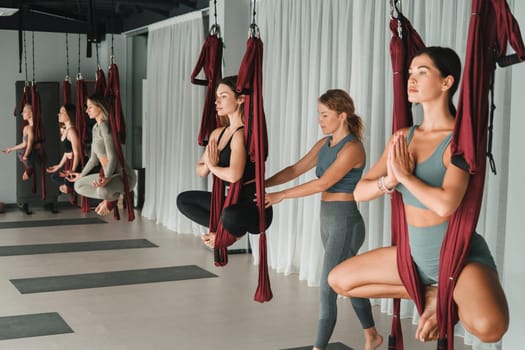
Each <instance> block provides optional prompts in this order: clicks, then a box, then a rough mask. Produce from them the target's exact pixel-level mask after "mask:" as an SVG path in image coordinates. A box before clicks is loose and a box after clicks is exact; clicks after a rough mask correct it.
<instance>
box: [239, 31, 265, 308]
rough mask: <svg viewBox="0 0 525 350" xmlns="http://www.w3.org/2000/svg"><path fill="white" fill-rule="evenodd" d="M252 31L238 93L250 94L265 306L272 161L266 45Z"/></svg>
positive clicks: (248, 134)
mask: <svg viewBox="0 0 525 350" xmlns="http://www.w3.org/2000/svg"><path fill="white" fill-rule="evenodd" d="M251 30H252V35H251V37H250V38H249V39H248V42H247V43H246V53H245V54H244V57H243V59H242V62H241V66H240V68H239V73H238V77H237V92H240V93H244V94H246V97H245V100H244V119H245V122H246V124H248V127H247V128H245V129H244V136H245V140H246V141H247V142H246V143H247V146H248V153H249V155H250V159H251V161H252V162H254V163H255V184H256V198H257V208H258V209H259V232H260V235H259V281H258V286H257V291H256V292H255V297H254V299H255V300H256V301H259V302H265V301H269V300H271V299H272V297H273V295H272V289H271V286H270V278H269V276H268V262H267V254H266V253H267V252H266V233H265V222H266V220H265V210H264V209H265V207H264V193H265V188H264V173H265V166H264V162H265V161H266V158H267V157H268V133H267V129H266V119H265V116H264V106H263V96H262V93H263V88H262V84H263V77H262V64H263V43H262V41H261V39H260V38H259V32H258V28H257V27H256V25H255V24H252V25H251Z"/></svg>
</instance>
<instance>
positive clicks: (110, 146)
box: [68, 94, 137, 216]
mask: <svg viewBox="0 0 525 350" xmlns="http://www.w3.org/2000/svg"><path fill="white" fill-rule="evenodd" d="M86 112H87V114H88V116H89V118H90V119H95V120H96V123H95V125H94V126H93V134H92V135H93V138H92V142H91V155H90V156H89V160H88V161H87V163H86V165H84V169H82V172H81V173H76V172H73V173H71V174H70V175H69V177H68V179H69V180H70V181H72V182H74V183H75V192H77V193H78V194H80V195H81V196H84V197H88V198H96V199H102V201H101V202H100V203H99V204H98V206H97V207H96V208H95V212H96V213H97V214H99V215H101V216H104V215H108V214H109V213H110V212H111V211H112V210H113V209H114V207H115V205H116V204H117V200H118V199H119V197H120V195H121V194H123V193H124V181H123V180H122V167H121V165H120V163H119V161H118V159H117V153H116V151H115V145H114V143H113V142H114V141H113V135H112V133H111V129H110V125H109V120H108V118H109V113H108V106H107V102H106V100H105V98H104V97H103V96H101V95H96V94H95V95H92V96H90V97H89V98H88V100H87V109H86ZM99 164H100V166H101V170H100V172H99V173H96V174H91V175H89V173H90V172H91V170H93V168H94V167H95V166H97V165H99ZM126 174H127V176H128V183H129V188H133V187H134V186H135V184H136V182H137V178H136V175H135V172H134V171H133V169H131V168H130V167H129V166H128V165H127V164H126ZM128 205H129V204H128Z"/></svg>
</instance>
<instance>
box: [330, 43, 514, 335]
mask: <svg viewBox="0 0 525 350" xmlns="http://www.w3.org/2000/svg"><path fill="white" fill-rule="evenodd" d="M460 71H461V62H460V60H459V57H458V56H457V54H456V53H455V52H454V51H453V50H451V49H448V48H441V47H428V48H426V49H423V50H422V51H420V52H419V53H417V54H416V55H415V56H414V58H413V59H412V61H411V64H410V68H409V79H408V99H409V101H410V102H412V103H419V104H421V106H422V107H423V113H424V118H423V122H422V123H421V124H420V125H414V126H413V127H411V128H406V129H402V130H399V131H398V132H396V133H394V134H393V135H392V137H391V138H390V140H389V142H388V144H387V146H386V148H385V150H384V152H383V155H382V156H381V158H380V159H379V161H378V162H377V163H376V164H375V165H374V166H372V168H371V169H370V170H369V171H368V173H367V174H366V175H365V176H363V178H362V179H361V181H360V182H359V183H358V185H357V187H356V189H355V191H354V197H355V199H356V200H357V201H369V200H372V199H374V198H377V197H379V196H382V195H383V194H385V193H390V192H391V191H394V190H397V191H400V192H401V193H402V197H403V203H404V208H405V213H406V220H407V224H408V239H409V245H410V250H411V255H412V258H413V260H414V262H415V264H416V266H417V271H418V273H419V276H420V279H421V281H422V283H423V285H424V286H425V304H424V305H425V308H424V311H423V314H422V315H421V318H420V321H419V324H418V327H417V330H416V338H417V339H418V340H420V341H428V340H435V339H437V337H438V335H439V334H438V329H437V320H436V299H437V287H436V285H437V281H438V275H439V257H440V249H441V244H442V240H443V237H444V235H445V232H446V230H447V227H448V222H449V219H450V217H451V215H452V214H453V213H454V212H455V211H456V209H457V208H458V207H459V205H460V203H461V201H462V199H463V197H464V196H465V195H468V194H466V190H467V185H468V181H469V174H468V173H467V172H465V171H463V170H462V169H460V168H458V167H456V166H455V165H454V164H452V162H451V161H450V160H451V151H450V140H451V136H452V132H453V130H454V123H455V114H456V110H455V107H454V105H453V104H452V96H453V94H454V92H455V91H456V89H457V87H458V84H459V80H460ZM396 254H397V247H395V246H392V247H385V248H378V249H375V250H372V251H369V252H366V253H363V254H361V255H358V256H355V257H353V258H351V259H349V260H346V261H345V262H343V263H341V264H340V265H338V266H336V267H335V268H334V269H333V270H332V271H331V273H330V274H329V277H328V280H329V283H330V285H331V286H332V288H333V289H334V290H335V291H336V292H337V293H339V294H342V295H346V296H352V297H362V298H405V299H409V298H410V296H409V294H408V292H407V290H406V289H405V287H404V285H403V283H402V282H401V278H400V275H399V271H398V267H397V263H396ZM453 299H454V302H455V303H456V304H457V306H458V314H459V319H460V321H461V322H462V324H463V326H464V327H465V328H466V329H467V331H469V332H470V333H472V334H474V335H475V336H477V337H478V338H479V339H480V340H482V341H485V342H494V341H498V340H499V339H501V337H502V336H503V334H504V333H505V331H506V329H507V327H508V324H509V312H508V306H507V302H506V298H505V294H504V292H503V289H502V287H501V285H500V282H499V279H498V274H497V272H496V265H495V263H494V260H493V258H492V255H491V254H490V251H489V249H488V247H487V244H486V242H485V240H484V239H483V237H482V236H480V235H479V234H477V233H474V234H473V236H472V241H471V243H470V251H469V254H468V256H467V258H466V262H465V265H464V266H463V268H462V271H461V272H460V274H459V276H458V278H457V282H456V285H455V288H454V292H453Z"/></svg>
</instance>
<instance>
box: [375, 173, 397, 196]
mask: <svg viewBox="0 0 525 350" xmlns="http://www.w3.org/2000/svg"><path fill="white" fill-rule="evenodd" d="M377 187H379V189H380V190H381V191H382V192H383V193H388V194H390V193H392V192H394V189H393V188H388V187H386V184H385V177H384V176H381V177H380V178H379V179H378V180H377Z"/></svg>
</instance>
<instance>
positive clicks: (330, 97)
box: [319, 89, 364, 141]
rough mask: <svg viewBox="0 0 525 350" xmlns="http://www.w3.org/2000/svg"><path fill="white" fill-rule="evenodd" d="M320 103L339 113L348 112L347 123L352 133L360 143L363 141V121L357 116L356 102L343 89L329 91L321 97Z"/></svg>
mask: <svg viewBox="0 0 525 350" xmlns="http://www.w3.org/2000/svg"><path fill="white" fill-rule="evenodd" d="M319 102H320V103H322V104H324V105H325V106H326V107H328V108H329V109H331V110H332V111H336V112H337V113H343V112H346V115H347V116H346V122H347V123H348V128H349V129H350V133H351V134H352V135H354V136H355V137H357V138H358V139H359V140H360V141H362V140H363V131H364V126H363V121H362V119H361V117H359V116H358V115H357V114H355V106H354V100H352V98H351V97H350V95H348V93H347V92H346V91H344V90H341V89H331V90H328V91H326V92H325V93H324V94H322V95H321V96H320V97H319Z"/></svg>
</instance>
